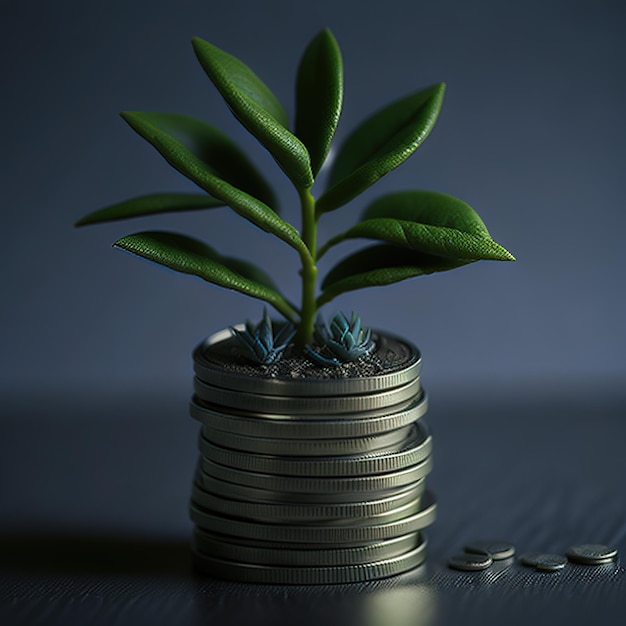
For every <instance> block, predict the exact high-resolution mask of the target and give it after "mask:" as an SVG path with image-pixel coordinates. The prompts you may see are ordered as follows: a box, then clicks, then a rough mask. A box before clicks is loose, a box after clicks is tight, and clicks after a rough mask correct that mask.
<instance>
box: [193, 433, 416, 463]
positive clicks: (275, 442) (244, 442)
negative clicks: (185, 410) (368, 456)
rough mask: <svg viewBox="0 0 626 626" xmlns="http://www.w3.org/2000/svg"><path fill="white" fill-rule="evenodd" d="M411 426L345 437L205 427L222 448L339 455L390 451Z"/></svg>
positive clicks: (206, 434) (283, 453)
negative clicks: (271, 434)
mask: <svg viewBox="0 0 626 626" xmlns="http://www.w3.org/2000/svg"><path fill="white" fill-rule="evenodd" d="M410 430H411V426H403V427H402V428H397V429H396V430H392V431H389V432H386V433H383V434H381V435H372V436H368V437H348V438H345V439H270V438H267V437H250V436H248V435H238V434H237V433H231V432H228V431H225V430H219V429H217V428H211V427H210V426H203V427H202V435H203V437H204V438H205V439H207V440H208V441H210V442H211V443H214V444H216V445H218V446H221V447H222V448H231V449H233V450H241V451H245V452H253V453H258V454H272V455H283V456H285V455H288V456H339V455H345V454H365V453H368V452H373V451H379V450H380V451H382V450H388V449H391V448H393V447H395V446H397V445H398V444H399V443H400V442H402V441H404V440H405V439H406V438H407V436H408V435H409V432H410Z"/></svg>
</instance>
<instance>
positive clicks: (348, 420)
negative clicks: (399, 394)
mask: <svg viewBox="0 0 626 626" xmlns="http://www.w3.org/2000/svg"><path fill="white" fill-rule="evenodd" d="M427 410H428V397H427V396H426V394H425V393H424V392H423V393H422V396H420V397H418V398H413V399H411V400H409V401H407V402H404V403H400V404H398V405H394V406H393V407H383V408H379V409H377V410H375V411H367V412H362V413H356V414H348V415H342V416H337V417H329V416H326V417H325V418H322V417H320V418H318V419H315V418H312V417H311V416H306V417H303V416H293V415H289V416H286V415H277V414H273V413H262V412H256V413H251V412H245V411H237V410H235V409H225V408H223V407H216V406H214V405H210V404H207V403H204V402H202V400H200V399H199V398H193V399H192V401H191V403H190V414H191V417H193V418H194V419H196V420H198V421H199V422H200V423H202V424H204V425H207V426H210V427H213V428H218V429H220V430H224V431H228V432H231V433H235V434H238V435H246V436H248V437H264V438H269V439H273V438H277V439H283V438H284V439H341V438H344V437H345V438H354V437H366V436H371V435H378V434H381V433H385V432H389V431H392V430H396V429H398V428H403V427H404V426H408V425H410V424H412V423H413V422H415V421H417V420H419V419H420V418H421V417H423V416H424V415H425V414H426V411H427Z"/></svg>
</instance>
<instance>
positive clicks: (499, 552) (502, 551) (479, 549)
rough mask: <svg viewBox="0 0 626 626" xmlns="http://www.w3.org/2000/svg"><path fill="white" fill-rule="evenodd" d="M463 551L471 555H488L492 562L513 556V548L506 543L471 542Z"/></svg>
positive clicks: (510, 544)
mask: <svg viewBox="0 0 626 626" xmlns="http://www.w3.org/2000/svg"><path fill="white" fill-rule="evenodd" d="M464 549H465V552H470V553H472V554H488V555H489V556H490V557H491V558H492V559H493V560H494V561H501V560H503V559H509V558H511V557H512V556H513V555H514V554H515V546H514V545H513V544H512V543H508V542H507V541H472V542H471V543H468V544H467V545H466V546H465V548H464Z"/></svg>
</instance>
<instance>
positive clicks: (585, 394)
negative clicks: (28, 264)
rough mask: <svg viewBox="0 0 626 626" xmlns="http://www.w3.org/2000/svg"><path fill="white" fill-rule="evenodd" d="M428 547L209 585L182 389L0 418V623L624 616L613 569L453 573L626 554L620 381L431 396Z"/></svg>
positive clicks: (33, 407)
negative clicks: (344, 571)
mask: <svg viewBox="0 0 626 626" xmlns="http://www.w3.org/2000/svg"><path fill="white" fill-rule="evenodd" d="M430 392H431V393H430V396H431V403H430V410H429V412H428V414H427V416H426V418H425V419H426V420H427V422H428V423H429V425H430V427H431V430H432V433H433V437H434V442H435V451H434V458H435V469H434V471H433V473H432V474H431V475H430V476H429V477H428V485H429V488H430V489H432V490H433V491H434V492H435V494H436V496H437V498H438V502H439V509H438V519H437V522H436V523H435V524H434V526H432V528H431V529H430V530H429V533H428V537H429V558H428V561H427V563H426V564H425V565H423V566H421V567H420V568H418V569H416V570H414V571H412V572H409V573H407V574H404V575H401V576H398V577H394V578H389V579H385V580H380V581H373V582H370V583H364V584H355V585H337V586H309V587H290V586H264V585H248V584H238V583H232V582H226V581H219V580H212V579H209V578H203V577H198V576H196V575H194V573H193V571H192V568H191V558H190V552H189V538H190V535H191V523H190V522H189V520H188V518H187V503H188V498H189V492H190V486H191V479H192V476H193V469H194V466H195V462H196V458H197V450H196V437H197V431H198V426H197V424H196V423H195V422H194V421H193V420H191V418H189V417H188V416H187V408H186V404H187V401H188V396H186V393H187V390H183V391H182V392H181V391H175V392H173V393H167V392H166V391H164V390H157V391H152V392H146V393H139V392H137V393H129V394H125V395H122V394H120V395H113V396H111V395H108V396H104V395H99V394H98V392H97V391H95V392H94V393H92V394H90V395H85V396H84V397H79V398H76V397H72V396H71V394H65V393H63V392H55V393H46V392H44V391H41V390H39V391H37V390H35V391H34V393H32V394H10V395H6V396H5V397H4V398H3V400H2V418H1V419H0V502H1V509H0V511H1V515H0V624H2V626H5V625H6V626H12V625H13V624H16V625H17V624H27V625H29V626H30V625H36V624H42V625H43V624H45V625H49V624H63V625H64V626H73V625H81V626H85V625H88V624H107V625H110V624H144V623H145V624H151V625H153V626H155V625H157V624H176V625H181V626H184V625H186V624H207V625H208V624H211V625H213V626H215V625H220V624H244V623H248V624H265V623H267V624H286V625H287V624H289V625H294V626H295V625H301V624H308V623H311V624H313V623H315V624H322V623H325V624H327V625H329V624H342V626H347V625H348V624H355V625H360V626H369V625H379V624H380V625H381V626H400V625H402V626H404V625H405V624H406V625H421V624H461V623H462V624H473V623H477V624H487V623H502V624H514V623H518V622H519V623H526V624H528V623H534V624H543V623H545V624H553V623H554V624H565V623H569V624H576V623H589V620H591V622H592V623H593V624H597V625H599V624H607V623H612V624H622V623H626V576H625V573H624V569H623V568H622V567H621V565H620V562H619V560H618V562H617V563H614V564H609V565H602V566H596V567H589V566H576V565H568V566H567V567H566V569H565V570H563V571H561V572H559V573H555V574H549V573H540V572H536V571H534V570H531V569H529V568H526V567H523V566H521V565H520V564H519V563H518V562H517V561H516V560H513V561H512V562H509V563H500V564H497V567H494V568H492V569H490V570H488V571H486V572H481V573H462V572H457V571H454V570H451V569H449V568H448V567H447V564H446V563H447V559H448V558H449V557H450V556H451V555H453V554H455V553H457V552H459V551H461V549H462V547H463V545H464V543H466V542H468V541H470V540H472V539H478V538H495V539H502V540H507V541H511V542H512V543H514V544H515V546H516V547H517V550H518V554H521V553H523V552H555V553H560V554H564V552H565V551H566V550H567V548H568V547H569V546H571V545H573V544H576V543H607V544H611V545H614V546H616V547H617V548H619V549H620V551H621V554H622V556H623V557H626V489H625V487H624V483H625V482H626V454H625V452H626V391H625V390H624V388H618V387H616V386H609V385H606V386H604V387H603V388H602V389H598V388H597V386H596V387H592V386H589V387H588V388H587V387H585V385H582V386H581V385H573V384H572V385H569V386H562V387H560V388H554V387H548V386H544V388H543V389H542V388H541V386H539V385H537V386H532V385H531V386H528V385H525V386H523V387H522V386H520V388H510V389H501V388H498V389H488V388H483V389H481V390H480V391H479V390H476V389H474V390H467V391H463V390H459V389H455V390H446V389H436V390H430Z"/></svg>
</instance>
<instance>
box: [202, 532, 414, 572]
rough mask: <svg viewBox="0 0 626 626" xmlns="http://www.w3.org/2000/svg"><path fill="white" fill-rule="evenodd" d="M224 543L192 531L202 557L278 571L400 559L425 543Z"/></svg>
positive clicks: (221, 538)
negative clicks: (313, 545)
mask: <svg viewBox="0 0 626 626" xmlns="http://www.w3.org/2000/svg"><path fill="white" fill-rule="evenodd" d="M227 539H228V538H225V537H224V536H219V535H215V534H213V533H207V532H205V531H203V530H201V529H199V528H196V529H195V530H194V536H193V542H194V546H195V547H196V549H197V550H198V551H199V552H201V553H204V554H207V555H209V556H214V557H217V558H220V559H224V560H232V561H239V562H244V563H251V564H257V565H269V566H279V567H285V566H286V567H332V566H349V565H364V564H366V563H370V562H373V561H377V560H383V559H389V558H393V557H395V556H400V555H402V554H404V553H406V552H408V551H410V550H412V549H414V548H416V547H417V546H419V545H420V544H421V543H422V542H423V541H424V537H423V534H422V533H420V532H419V531H418V532H414V533H409V534H408V535H401V536H400V537H393V538H392V539H387V540H384V541H378V542H375V543H368V544H365V545H363V546H356V547H354V548H336V547H333V548H321V549H320V548H317V547H316V548H315V549H311V548H285V547H284V544H282V545H281V547H280V549H276V548H275V547H270V546H250V545H242V544H239V543H234V542H233V541H228V540H227Z"/></svg>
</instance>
